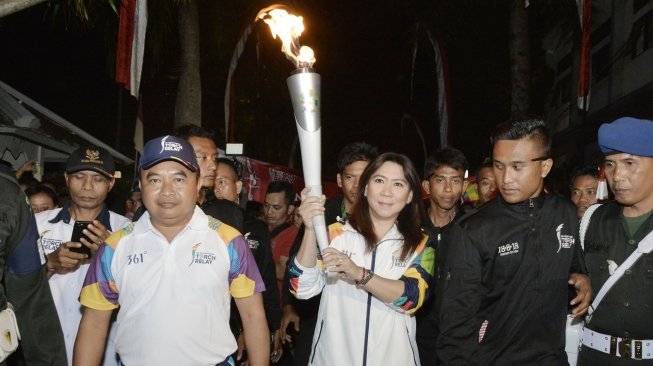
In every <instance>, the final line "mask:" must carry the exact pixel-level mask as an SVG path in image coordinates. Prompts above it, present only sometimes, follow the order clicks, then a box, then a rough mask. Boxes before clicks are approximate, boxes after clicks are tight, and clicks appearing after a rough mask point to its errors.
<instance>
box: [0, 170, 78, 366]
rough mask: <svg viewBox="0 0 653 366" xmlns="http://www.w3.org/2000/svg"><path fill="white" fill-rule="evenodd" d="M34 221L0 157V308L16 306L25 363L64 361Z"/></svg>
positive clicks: (64, 353) (36, 363)
mask: <svg viewBox="0 0 653 366" xmlns="http://www.w3.org/2000/svg"><path fill="white" fill-rule="evenodd" d="M37 239H38V232H37V230H36V221H34V214H33V213H32V211H31V209H30V206H29V203H28V202H27V197H26V196H25V194H24V193H23V192H22V191H21V189H20V186H19V185H18V181H17V180H16V177H15V176H14V173H13V172H12V170H11V167H10V166H9V165H8V164H5V163H4V162H1V163H0V253H2V256H1V257H0V269H1V270H0V280H1V279H2V277H3V274H4V286H2V285H0V309H5V308H6V307H7V301H8V302H10V303H11V304H12V305H13V308H14V311H15V312H16V317H17V322H18V329H19V331H20V334H21V345H22V348H23V356H24V358H25V362H26V363H27V364H28V365H62V366H64V365H67V361H66V347H65V346H64V341H63V333H62V332H61V326H60V325H59V319H58V318H57V311H56V309H55V307H54V301H53V300H52V294H51V293H50V286H48V277H47V273H46V270H45V267H44V266H43V264H44V263H45V262H44V261H45V257H44V256H43V253H42V252H40V251H39V247H38V245H37Z"/></svg>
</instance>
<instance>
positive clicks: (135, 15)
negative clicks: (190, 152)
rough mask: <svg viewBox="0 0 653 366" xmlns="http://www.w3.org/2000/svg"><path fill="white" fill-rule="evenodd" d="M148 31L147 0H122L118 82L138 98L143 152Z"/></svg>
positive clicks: (137, 131) (139, 146)
mask: <svg viewBox="0 0 653 366" xmlns="http://www.w3.org/2000/svg"><path fill="white" fill-rule="evenodd" d="M146 30H147V0H121V1H120V24H119V28H118V42H117V49H116V82H117V83H119V84H123V85H124V86H125V89H127V90H129V92H130V93H131V95H133V96H134V97H135V98H137V99H139V101H138V116H137V118H136V127H135V133H134V147H135V149H136V150H137V151H139V152H142V151H143V118H142V117H143V113H142V110H143V107H142V101H141V100H140V84H141V71H142V70H143V55H144V52H145V32H146Z"/></svg>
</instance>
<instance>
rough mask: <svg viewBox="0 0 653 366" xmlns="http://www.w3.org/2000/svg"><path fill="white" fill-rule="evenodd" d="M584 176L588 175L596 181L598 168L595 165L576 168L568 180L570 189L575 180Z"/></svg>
mask: <svg viewBox="0 0 653 366" xmlns="http://www.w3.org/2000/svg"><path fill="white" fill-rule="evenodd" d="M584 175H589V176H592V177H594V178H596V179H599V168H598V167H597V166H596V165H585V166H581V167H577V168H576V169H574V171H573V172H572V173H571V178H570V179H569V185H570V187H571V186H572V185H573V184H574V181H575V180H576V178H578V177H582V176H584Z"/></svg>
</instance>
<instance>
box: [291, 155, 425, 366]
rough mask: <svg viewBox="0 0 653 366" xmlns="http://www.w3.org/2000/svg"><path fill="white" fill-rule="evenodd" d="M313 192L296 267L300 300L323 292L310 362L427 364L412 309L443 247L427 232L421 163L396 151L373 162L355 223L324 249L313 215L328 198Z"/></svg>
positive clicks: (332, 233)
mask: <svg viewBox="0 0 653 366" xmlns="http://www.w3.org/2000/svg"><path fill="white" fill-rule="evenodd" d="M308 191H309V189H308V188H307V189H304V191H302V204H301V206H300V207H299V212H300V215H301V216H302V218H303V221H304V225H305V226H306V230H305V234H304V237H303V239H302V246H301V249H300V250H299V252H298V253H297V256H296V258H295V259H294V261H292V263H291V265H290V268H289V271H290V285H291V292H293V293H294V294H295V296H297V297H298V298H300V299H306V298H310V297H313V296H315V295H317V294H319V293H320V292H322V299H321V302H320V310H319V314H318V321H317V326H316V329H315V334H314V336H313V346H312V354H311V357H310V365H419V355H418V354H417V346H416V345H415V318H414V317H413V316H412V314H413V313H414V312H415V311H416V310H417V309H418V308H419V307H420V306H422V304H423V303H424V301H425V300H426V298H427V296H428V293H429V291H430V289H429V283H430V282H431V277H432V275H433V273H434V265H435V252H434V249H433V247H432V245H431V242H430V241H429V240H428V237H426V236H425V235H424V234H422V232H421V230H420V223H421V221H422V220H421V216H422V212H423V210H422V203H421V199H422V195H421V193H422V192H421V188H420V179H419V175H418V174H417V172H416V170H415V167H414V165H413V163H412V162H411V161H410V160H409V159H408V158H407V157H406V156H404V155H401V154H396V153H385V154H382V155H380V156H379V157H378V158H376V159H375V160H373V161H372V162H371V163H370V164H369V166H368V167H367V168H366V169H365V171H364V172H363V174H362V176H361V184H360V188H359V197H360V198H359V200H358V202H357V203H356V205H355V206H354V209H353V212H352V214H351V216H350V217H349V221H348V222H347V223H346V224H344V225H343V224H340V223H336V224H333V225H331V226H330V227H329V241H330V243H329V247H328V248H327V249H325V250H324V251H322V253H318V247H317V243H316V239H315V233H314V232H313V223H312V220H311V219H312V217H313V216H316V215H323V214H324V197H323V196H322V197H312V196H309V195H308Z"/></svg>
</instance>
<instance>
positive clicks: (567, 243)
mask: <svg viewBox="0 0 653 366" xmlns="http://www.w3.org/2000/svg"><path fill="white" fill-rule="evenodd" d="M564 226H565V224H560V225H558V227H557V228H556V237H557V238H558V251H557V252H556V253H559V252H560V250H561V249H563V248H564V249H569V248H571V247H572V246H573V245H574V241H575V239H574V237H573V235H564V234H562V228H563V227H564Z"/></svg>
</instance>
